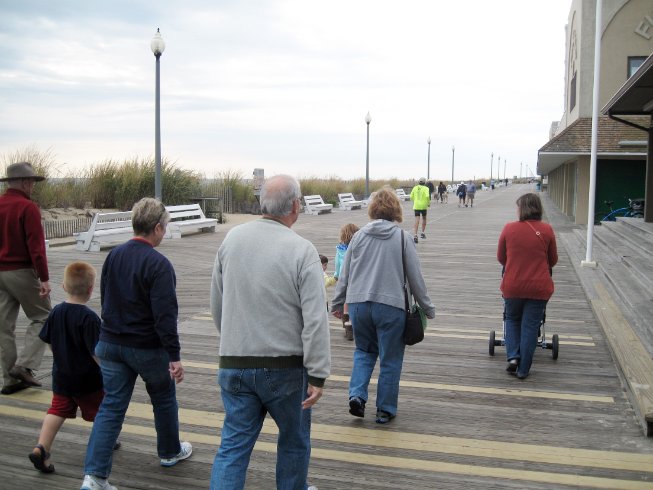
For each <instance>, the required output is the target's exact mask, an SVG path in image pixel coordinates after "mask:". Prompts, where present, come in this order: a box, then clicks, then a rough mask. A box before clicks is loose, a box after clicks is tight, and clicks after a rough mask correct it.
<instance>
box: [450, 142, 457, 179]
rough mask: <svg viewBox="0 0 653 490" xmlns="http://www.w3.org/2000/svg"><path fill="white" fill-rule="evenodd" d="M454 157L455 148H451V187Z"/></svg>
mask: <svg viewBox="0 0 653 490" xmlns="http://www.w3.org/2000/svg"><path fill="white" fill-rule="evenodd" d="M455 156H456V147H455V146H452V147H451V185H453V164H454V157H455Z"/></svg>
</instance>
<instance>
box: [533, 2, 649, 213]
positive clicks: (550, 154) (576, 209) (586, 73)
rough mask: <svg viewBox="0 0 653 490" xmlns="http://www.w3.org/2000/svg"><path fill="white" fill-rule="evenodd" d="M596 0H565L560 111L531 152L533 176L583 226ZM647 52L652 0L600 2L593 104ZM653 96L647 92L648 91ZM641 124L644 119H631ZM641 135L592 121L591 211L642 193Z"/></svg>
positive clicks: (603, 119)
mask: <svg viewBox="0 0 653 490" xmlns="http://www.w3.org/2000/svg"><path fill="white" fill-rule="evenodd" d="M595 18H596V2H595V1H594V0H573V1H572V2H571V9H570V12H569V18H568V22H567V26H566V28H565V35H566V52H565V93H564V111H563V114H562V117H561V119H560V121H554V122H553V123H552V124H551V127H550V134H549V141H548V142H547V143H546V144H545V145H544V146H542V148H540V150H539V152H538V162H537V173H538V174H539V175H542V176H545V177H548V186H547V188H548V192H549V194H550V197H551V199H552V201H553V202H554V203H555V204H556V205H557V206H558V207H559V208H560V210H561V211H562V212H564V213H565V214H566V215H568V216H569V217H571V218H572V219H573V220H574V221H575V222H576V223H579V224H586V223H587V209H588V195H589V171H590V150H591V126H592V96H593V86H594V81H593V78H594V37H595V36H594V33H595ZM652 52H653V2H651V0H604V2H603V12H602V27H601V73H600V82H599V84H600V91H599V107H598V110H599V111H600V110H601V108H602V107H603V106H604V105H605V104H606V103H607V102H608V101H609V100H610V99H611V97H612V96H613V95H614V94H615V93H616V92H617V91H618V90H619V88H620V87H621V86H622V85H623V84H624V83H625V82H626V80H628V78H629V77H630V76H632V74H633V73H635V71H636V70H637V69H638V68H639V67H640V66H641V64H642V63H643V62H644V61H645V60H646V58H647V57H648V56H649V55H650V54H651V53H652ZM651 98H653V93H652V94H651ZM631 120H632V121H633V122H636V123H638V124H639V125H643V126H645V127H648V126H649V125H650V118H647V117H639V118H637V117H632V118H631ZM646 153H647V135H646V133H645V132H643V131H641V130H639V129H636V128H634V127H631V126H627V125H624V124H621V123H618V122H616V121H614V120H612V119H610V118H609V117H607V116H599V130H598V154H597V173H596V176H597V181H596V202H595V208H596V210H597V211H598V210H601V209H604V208H605V205H604V204H603V202H604V201H606V200H610V201H614V203H615V205H620V206H621V205H624V204H626V198H627V197H630V198H640V197H643V196H644V182H645V176H646Z"/></svg>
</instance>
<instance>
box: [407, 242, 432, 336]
mask: <svg viewBox="0 0 653 490" xmlns="http://www.w3.org/2000/svg"><path fill="white" fill-rule="evenodd" d="M401 263H402V266H403V269H404V300H405V305H406V326H405V327H404V337H403V340H404V344H406V345H415V344H418V343H419V342H421V341H422V340H424V330H426V315H425V314H424V311H423V310H422V308H421V307H420V306H419V305H418V304H417V303H415V299H414V298H413V304H412V305H410V303H409V301H408V280H407V279H406V256H405V254H404V232H403V230H402V231H401ZM411 297H412V295H411Z"/></svg>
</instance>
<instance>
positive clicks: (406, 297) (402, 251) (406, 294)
mask: <svg viewBox="0 0 653 490" xmlns="http://www.w3.org/2000/svg"><path fill="white" fill-rule="evenodd" d="M399 231H401V266H402V269H403V271H404V303H405V305H406V311H410V307H409V303H408V289H407V288H406V283H407V282H408V281H407V279H406V254H405V253H404V230H399Z"/></svg>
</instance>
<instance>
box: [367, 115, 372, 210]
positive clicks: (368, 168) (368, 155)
mask: <svg viewBox="0 0 653 490" xmlns="http://www.w3.org/2000/svg"><path fill="white" fill-rule="evenodd" d="M371 122H372V116H370V113H369V112H368V113H367V116H365V124H367V152H366V153H365V198H366V199H367V198H368V197H370V123H371Z"/></svg>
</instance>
